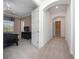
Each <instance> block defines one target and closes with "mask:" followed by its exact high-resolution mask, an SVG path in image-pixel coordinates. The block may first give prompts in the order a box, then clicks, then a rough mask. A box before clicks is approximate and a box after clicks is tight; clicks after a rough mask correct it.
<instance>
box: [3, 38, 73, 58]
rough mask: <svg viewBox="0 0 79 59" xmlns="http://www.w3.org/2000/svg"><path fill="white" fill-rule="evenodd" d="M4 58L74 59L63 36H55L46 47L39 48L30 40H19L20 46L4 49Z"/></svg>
mask: <svg viewBox="0 0 79 59" xmlns="http://www.w3.org/2000/svg"><path fill="white" fill-rule="evenodd" d="M4 59H73V58H72V56H71V54H70V53H69V49H68V46H67V42H66V41H65V40H64V39H63V38H57V37H56V38H54V39H52V40H50V41H49V42H48V43H47V44H46V45H45V46H44V47H42V48H41V49H39V50H38V49H37V48H35V47H33V46H32V45H31V43H30V41H28V40H22V41H20V42H19V46H18V47H17V46H14V45H13V46H10V47H8V48H6V49H4Z"/></svg>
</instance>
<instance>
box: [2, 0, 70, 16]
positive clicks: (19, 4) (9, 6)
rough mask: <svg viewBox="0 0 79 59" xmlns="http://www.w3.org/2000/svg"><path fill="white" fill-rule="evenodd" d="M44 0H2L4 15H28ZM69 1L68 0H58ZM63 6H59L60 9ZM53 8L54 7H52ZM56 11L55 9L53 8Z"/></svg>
mask: <svg viewBox="0 0 79 59" xmlns="http://www.w3.org/2000/svg"><path fill="white" fill-rule="evenodd" d="M44 1H46V0H4V3H3V8H4V9H3V10H4V15H8V16H20V17H21V16H22V17H25V16H29V15H31V12H32V11H33V10H34V9H35V8H37V7H38V6H40V5H41V4H42V3H43V2H44ZM59 1H60V2H61V1H69V0H59ZM62 8H63V7H61V8H59V9H62ZM52 9H53V10H54V7H53V8H52ZM57 11H58V10H57ZM55 12H56V10H55Z"/></svg>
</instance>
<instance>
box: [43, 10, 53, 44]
mask: <svg viewBox="0 0 79 59" xmlns="http://www.w3.org/2000/svg"><path fill="white" fill-rule="evenodd" d="M52 26H53V25H52V20H51V19H50V14H49V12H48V11H44V18H43V45H45V44H46V43H47V42H48V41H49V40H50V39H51V38H52V36H53V35H52V31H53V30H52Z"/></svg>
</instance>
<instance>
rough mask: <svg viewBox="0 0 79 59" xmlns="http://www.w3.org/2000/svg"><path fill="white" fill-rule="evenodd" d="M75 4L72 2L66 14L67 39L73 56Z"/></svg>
mask: <svg viewBox="0 0 79 59" xmlns="http://www.w3.org/2000/svg"><path fill="white" fill-rule="evenodd" d="M74 21H75V19H74V4H73V0H72V1H71V3H70V5H69V7H68V9H67V14H66V20H65V26H66V28H65V38H66V40H67V42H68V45H69V49H70V52H71V54H73V56H75V33H74V28H75V27H74V26H75V24H74Z"/></svg>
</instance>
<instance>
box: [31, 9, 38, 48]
mask: <svg viewBox="0 0 79 59" xmlns="http://www.w3.org/2000/svg"><path fill="white" fill-rule="evenodd" d="M32 44H33V45H34V46H35V47H38V48H39V8H37V9H35V10H34V11H33V12H32Z"/></svg>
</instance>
